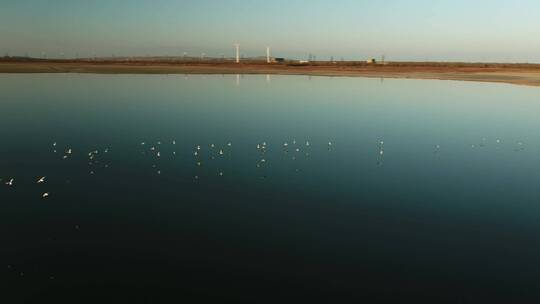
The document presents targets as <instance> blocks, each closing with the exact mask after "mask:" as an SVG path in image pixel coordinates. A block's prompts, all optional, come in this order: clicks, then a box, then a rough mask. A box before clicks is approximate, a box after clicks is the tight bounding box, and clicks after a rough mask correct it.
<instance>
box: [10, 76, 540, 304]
mask: <svg viewBox="0 0 540 304" xmlns="http://www.w3.org/2000/svg"><path fill="white" fill-rule="evenodd" d="M539 130H540V89H539V88H534V87H520V86H512V85H504V84H486V83H467V82H452V81H430V80H389V79H363V78H327V77H305V76H271V77H270V76H268V77H267V76H264V75H263V76H238V77H237V76H235V75H229V76H221V75H217V76H184V75H176V76H170V75H154V76H152V75H129V76H128V75H76V74H71V75H63V74H56V75H47V74H43V75H0V138H1V149H0V178H1V179H2V181H1V182H0V208H1V209H0V210H1V211H0V240H1V244H2V245H1V246H0V280H1V281H2V282H3V283H2V288H3V289H5V293H4V296H5V297H8V298H9V299H11V300H10V301H8V302H6V303H19V302H24V303H33V302H35V303H44V302H45V301H47V300H53V299H54V300H55V301H56V303H58V301H68V302H71V303H80V302H85V301H88V302H92V303H105V302H109V301H111V302H115V303H122V302H129V303H180V302H181V301H182V300H188V302H189V303H191V302H198V301H202V300H211V301H213V302H216V303H223V302H224V301H225V300H231V301H232V300H233V302H243V301H245V302H250V303H254V302H272V303H276V302H278V303H279V302H309V301H310V300H313V299H317V300H322V301H327V302H330V303H340V302H343V300H345V299H358V300H366V299H369V300H370V302H371V303H374V302H384V301H388V302H393V303H398V302H399V303H402V302H405V301H415V302H416V303H419V302H430V303H487V302H491V303H493V302H505V303H537V302H538V300H540V286H539V284H540V283H539V280H538V278H539V276H540V233H539V231H540V191H539V188H540V170H539V164H540V137H539V135H538V131H539ZM199 146H200V149H199ZM41 177H45V179H44V181H43V182H41V183H38V182H37V181H38V180H39V179H40V178H41ZM12 179H13V180H12ZM46 194H48V196H47V195H46ZM44 195H45V196H46V197H43V196H44Z"/></svg>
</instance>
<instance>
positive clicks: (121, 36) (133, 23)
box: [0, 0, 540, 62]
mask: <svg viewBox="0 0 540 304" xmlns="http://www.w3.org/2000/svg"><path fill="white" fill-rule="evenodd" d="M539 20H540V3H538V2H535V1H532V0H518V1H512V2H510V1H501V0H495V1H485V0H481V1H475V2H474V3H470V2H469V1H464V0H457V1H427V0H411V1H404V0H393V1H387V2H386V3H384V4H382V3H372V2H369V3H368V2H367V1H352V0H345V1H340V2H339V3H330V2H328V1H309V2H308V1H299V0H290V1H284V0H276V1H258V0H254V1H245V0H231V1H227V2H220V3H214V1H210V0H203V1H197V2H194V1H189V2H188V1H172V0H162V1H156V2H152V3H150V2H144V1H140V0H137V1H129V2H127V1H115V3H109V2H108V1H103V0H97V1H92V2H91V3H90V2H87V1H79V0H76V1H65V0H58V1H54V3H53V4H51V3H47V1H40V0H30V1H25V3H20V2H16V1H3V4H2V10H0V52H1V55H4V54H6V53H8V54H10V55H25V54H28V55H30V56H33V57H42V56H44V55H45V54H46V55H47V57H49V58H58V57H61V54H62V53H63V54H64V56H65V57H66V58H71V57H76V56H80V57H91V56H100V57H104V56H111V55H113V54H114V55H116V56H182V55H183V53H184V52H187V53H188V55H190V56H199V55H200V54H201V53H203V52H204V53H205V54H206V55H207V56H209V57H221V56H226V57H231V56H232V55H233V52H234V49H233V46H232V44H233V43H234V42H238V43H240V44H241V49H242V54H243V55H245V56H246V57H256V56H261V55H264V53H265V50H266V46H270V47H271V48H272V55H274V56H278V57H288V58H299V59H302V58H307V57H308V54H310V53H311V54H314V55H316V56H317V59H320V60H328V59H329V58H330V57H334V58H335V59H336V60H340V59H341V58H342V57H343V58H344V59H346V60H362V59H365V58H369V57H376V58H379V57H380V56H381V55H383V54H384V55H386V58H387V59H388V60H411V61H424V60H429V61H475V62H482V61H490V62H540V41H538V40H533V38H534V37H535V36H536V32H538V29H539V28H540V21H539Z"/></svg>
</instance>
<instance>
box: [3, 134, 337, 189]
mask: <svg viewBox="0 0 540 304" xmlns="http://www.w3.org/2000/svg"><path fill="white" fill-rule="evenodd" d="M171 144H172V146H176V140H172V141H171ZM302 145H304V147H302ZM140 146H141V147H148V148H145V149H143V150H142V151H141V154H143V155H150V156H152V157H153V158H154V160H159V159H160V158H162V157H163V156H164V155H163V153H162V151H161V149H160V147H162V146H163V145H162V142H161V141H157V142H155V144H150V143H147V142H144V141H143V142H141V143H140ZM310 147H311V143H310V142H309V141H305V143H304V144H301V143H299V142H297V141H296V140H293V141H292V142H291V143H289V142H284V143H283V146H282V148H283V152H284V153H288V152H289V151H293V152H296V153H294V154H293V156H292V160H295V159H296V158H297V157H298V154H299V153H300V152H302V151H304V150H305V156H306V157H307V156H309V155H310ZM332 147H333V143H332V142H331V141H329V142H328V143H327V148H328V150H331V149H332ZM52 148H53V149H52V152H53V153H55V154H60V155H61V159H62V160H68V159H70V158H72V157H73V155H74V149H73V148H71V147H67V148H65V149H62V150H60V149H59V148H58V143H57V142H54V143H53V144H52ZM231 148H232V143H231V142H228V143H227V144H225V145H224V146H223V147H218V146H217V145H215V144H213V143H212V144H210V145H209V149H207V151H206V152H208V154H209V157H210V159H216V158H218V157H225V156H226V154H227V155H230V153H231ZM256 149H257V152H258V153H259V156H260V157H259V160H258V161H257V162H256V166H257V168H260V167H261V166H263V165H264V164H265V163H266V158H265V155H266V152H267V149H268V145H267V143H266V142H262V143H258V144H257V145H256ZM109 150H110V149H109V148H105V149H103V150H101V151H100V150H92V151H90V152H88V153H87V161H88V165H89V166H90V168H91V169H90V171H89V174H90V175H94V174H95V172H96V171H95V169H94V168H96V166H98V165H101V160H100V158H99V156H100V155H102V154H107V153H109ZM203 150H204V149H203V146H201V145H196V146H195V147H194V149H193V157H194V160H195V165H196V166H197V167H199V168H200V167H202V166H203V161H204V159H203ZM59 151H62V152H63V153H59ZM176 154H177V153H176V151H172V155H173V156H176ZM108 167H109V164H107V163H105V164H103V165H102V166H101V168H108ZM152 168H154V169H155V170H156V173H157V174H158V175H160V174H161V170H160V169H159V168H158V165H157V164H156V163H154V164H153V165H152ZM223 175H224V173H223V171H219V172H218V176H223ZM194 179H195V180H198V179H199V175H195V176H194ZM2 182H3V183H4V184H5V185H6V186H8V187H14V186H15V178H12V177H10V178H8V179H7V180H3V179H2V178H0V183H2ZM46 182H47V176H41V177H38V178H37V180H36V184H46ZM50 195H51V194H50V192H43V193H42V194H41V197H42V198H43V199H46V198H48V197H49V196H50Z"/></svg>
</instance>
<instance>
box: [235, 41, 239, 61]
mask: <svg viewBox="0 0 540 304" xmlns="http://www.w3.org/2000/svg"><path fill="white" fill-rule="evenodd" d="M234 46H235V47H236V63H240V44H238V43H235V44H234Z"/></svg>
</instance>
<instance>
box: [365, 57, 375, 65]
mask: <svg viewBox="0 0 540 304" xmlns="http://www.w3.org/2000/svg"><path fill="white" fill-rule="evenodd" d="M366 63H369V64H376V63H377V60H376V59H375V58H371V59H368V60H366Z"/></svg>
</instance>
